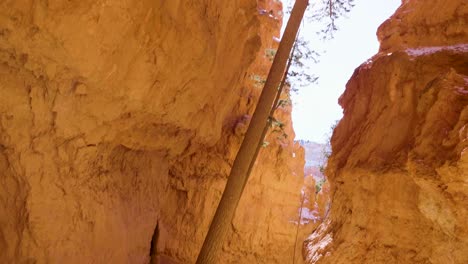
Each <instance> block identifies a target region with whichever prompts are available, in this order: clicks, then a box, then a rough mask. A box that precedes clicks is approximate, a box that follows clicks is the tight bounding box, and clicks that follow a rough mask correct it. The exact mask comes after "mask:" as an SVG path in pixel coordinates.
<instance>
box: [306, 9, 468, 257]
mask: <svg viewBox="0 0 468 264" xmlns="http://www.w3.org/2000/svg"><path fill="white" fill-rule="evenodd" d="M378 36H379V39H380V41H381V49H380V52H379V53H378V54H377V55H376V56H374V57H373V58H372V59H371V60H369V61H368V62H366V63H364V64H363V65H361V66H360V67H359V68H358V69H356V71H355V72H354V74H353V76H352V77H351V79H350V81H349V82H348V84H347V87H346V91H345V93H344V94H343V95H342V97H341V98H340V104H341V105H342V106H343V108H344V118H343V119H342V121H341V122H340V123H339V125H338V127H337V128H336V129H335V132H334V134H333V137H332V149H333V154H332V156H331V158H330V160H329V166H328V168H327V171H326V172H327V176H328V177H329V179H330V182H331V194H332V209H331V213H330V217H329V218H328V219H327V220H326V221H325V222H324V223H323V224H322V225H321V226H320V227H319V228H318V229H317V230H316V231H315V232H314V233H313V234H312V235H311V236H310V237H309V238H308V240H307V241H306V242H305V247H304V254H305V256H306V259H307V263H440V264H442V263H468V250H467V248H468V227H467V225H466V220H467V219H468V133H467V131H468V64H467V62H468V5H467V3H466V1H462V0H451V1H441V0H430V1H416V0H409V1H403V4H402V6H401V7H400V8H399V9H398V10H397V12H396V13H395V15H393V16H392V17H391V18H390V19H389V20H388V21H387V22H385V23H384V24H383V25H382V26H381V27H380V29H379V32H378Z"/></svg>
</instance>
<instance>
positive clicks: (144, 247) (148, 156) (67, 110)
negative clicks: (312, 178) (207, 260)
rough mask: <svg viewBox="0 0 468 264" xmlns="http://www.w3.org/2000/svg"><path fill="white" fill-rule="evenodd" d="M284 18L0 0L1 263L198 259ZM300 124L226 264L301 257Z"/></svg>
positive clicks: (286, 113)
mask: <svg viewBox="0 0 468 264" xmlns="http://www.w3.org/2000/svg"><path fill="white" fill-rule="evenodd" d="M257 2H258V3H257ZM265 10H266V11H267V12H265ZM281 20H282V6H281V3H279V2H278V1H273V0H271V1H270V0H268V1H265V0H263V1H253V0H248V1H246V0H233V1H207V0H199V1H149V0H144V1H136V0H135V1H123V0H115V1H105V0H98V1H94V0H93V1H89V0H85V1H71V2H70V1H29V0H20V1H17V0H11V1H10V0H7V1H1V2H0V263H149V262H151V263H159V262H161V263H193V262H194V261H195V258H196V256H197V253H198V251H199V250H200V247H201V244H202V242H203V239H204V237H205V235H206V232H207V229H208V226H209V223H210V221H211V219H212V216H213V214H214V212H215V209H216V206H217V204H218V201H219V199H220V197H221V193H222V190H223V188H224V184H225V182H226V177H227V175H228V173H229V170H230V168H231V165H232V162H233V160H234V157H235V155H236V153H237V150H238V148H239V146H240V142H241V140H242V138H243V135H244V133H245V130H246V128H247V126H248V124H249V120H250V115H251V114H252V112H253V110H254V108H255V105H256V101H257V100H258V96H259V94H260V91H261V88H262V86H263V83H262V80H263V79H264V78H266V75H267V73H268V70H269V67H270V65H271V60H272V56H274V51H275V49H276V47H277V45H278V43H277V38H278V37H279V29H280V26H281ZM283 97H284V99H287V98H286V95H283ZM290 113H291V106H290V105H284V106H282V107H280V108H279V110H278V112H277V114H276V115H277V116H276V117H277V119H278V120H281V122H282V124H283V126H282V127H283V131H280V133H278V132H271V133H270V134H269V135H268V138H267V139H266V141H268V142H269V144H265V147H264V148H263V149H262V151H261V153H260V157H259V159H258V161H257V163H256V166H255V168H254V171H253V174H252V175H251V179H250V181H249V183H248V185H247V187H246V190H245V194H244V196H243V198H242V200H241V202H240V205H239V207H238V210H237V213H236V216H235V219H234V221H233V223H232V234H231V235H230V236H229V239H228V241H226V242H225V244H224V247H223V251H222V254H221V255H220V257H219V262H218V263H288V262H291V260H292V257H293V253H294V251H293V250H294V248H293V247H294V243H295V235H296V230H297V222H296V221H297V217H298V211H299V206H300V190H301V187H302V184H303V166H304V158H303V150H302V148H301V147H300V146H299V145H298V144H295V143H294V142H293V138H294V132H293V131H292V128H291V122H290ZM283 132H284V134H283ZM285 135H287V136H285Z"/></svg>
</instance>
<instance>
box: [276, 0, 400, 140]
mask: <svg viewBox="0 0 468 264" xmlns="http://www.w3.org/2000/svg"><path fill="white" fill-rule="evenodd" d="M291 1H293V0H284V1H283V3H285V6H286V3H287V2H291ZM313 1H314V0H311V1H310V3H312V2H313ZM315 1H317V0H315ZM400 3H401V0H355V4H356V5H355V7H354V8H353V9H352V11H351V12H350V13H349V14H348V15H347V18H346V17H343V18H341V19H340V20H338V23H337V25H338V28H339V30H338V31H337V32H336V33H335V38H334V39H332V40H328V41H319V40H317V35H316V34H315V30H314V29H313V25H312V24H311V23H313V22H308V23H307V22H306V23H305V25H303V27H302V29H301V36H304V37H305V38H306V39H308V40H310V41H311V42H310V45H311V47H310V48H311V49H312V50H325V53H323V52H322V54H321V56H320V62H319V63H318V64H311V65H309V66H310V71H311V73H313V74H314V75H317V76H319V80H318V83H317V84H312V85H311V86H309V87H302V88H299V91H298V93H296V94H294V93H293V94H292V100H293V113H292V119H293V126H294V130H295V132H296V139H307V140H312V141H315V142H325V140H326V134H327V133H329V131H330V127H331V126H332V124H334V123H335V120H338V119H341V118H342V109H341V107H340V106H339V105H338V98H339V97H340V95H341V94H342V93H343V91H344V88H345V85H346V82H347V81H348V79H349V78H350V77H351V75H352V74H353V72H354V69H355V68H357V67H358V66H359V65H360V64H361V63H363V62H364V61H366V60H367V59H368V58H370V57H372V56H373V55H374V54H376V53H377V51H378V48H379V43H378V41H377V36H376V32H377V28H378V26H379V25H380V24H382V22H383V21H385V20H386V19H387V18H389V17H390V16H391V15H392V14H393V13H394V12H395V10H396V8H397V7H398V6H399V5H400ZM287 19H288V17H286V16H285V18H284V22H283V23H284V25H286V21H287ZM293 86H294V84H293Z"/></svg>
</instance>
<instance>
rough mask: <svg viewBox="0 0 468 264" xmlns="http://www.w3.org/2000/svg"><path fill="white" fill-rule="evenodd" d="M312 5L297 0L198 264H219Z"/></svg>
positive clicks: (306, 1) (302, 0)
mask: <svg viewBox="0 0 468 264" xmlns="http://www.w3.org/2000/svg"><path fill="white" fill-rule="evenodd" d="M308 2H309V1H308V0H296V3H295V4H294V7H293V10H292V12H291V17H290V18H289V21H288V24H287V26H286V30H285V32H284V34H283V37H282V39H281V42H280V44H279V47H278V51H277V52H276V56H275V59H274V60H273V64H272V66H271V69H270V72H269V74H268V78H267V80H266V82H265V86H264V88H263V91H262V94H261V95H260V98H259V101H258V104H257V107H256V109H255V112H254V114H253V116H252V119H251V121H250V125H249V128H248V129H247V132H246V134H245V137H244V140H243V142H242V145H241V147H240V149H239V152H238V153H237V156H236V159H235V160H234V164H233V166H232V169H231V173H230V175H229V178H228V181H227V183H226V187H225V189H224V192H223V196H222V197H221V201H220V203H219V205H218V208H217V210H216V213H215V216H214V218H213V221H212V222H211V225H210V229H209V230H208V234H207V235H206V238H205V241H204V243H203V246H202V249H201V251H200V254H199V255H198V258H197V262H196V263H197V264H215V263H216V257H217V255H218V252H219V250H220V249H221V247H222V245H223V243H224V240H225V238H226V236H227V234H228V233H229V232H230V231H231V222H232V219H233V217H234V214H235V211H236V208H237V205H238V204H239V200H240V198H241V196H242V191H243V189H244V186H245V183H246V182H247V179H248V176H249V175H248V174H249V168H250V164H252V163H253V161H254V160H255V159H256V155H255V154H256V153H257V151H256V150H257V146H258V144H259V143H261V141H262V140H263V130H264V128H265V126H266V125H267V122H268V117H269V115H270V111H271V108H272V107H274V106H273V101H274V100H275V97H276V94H277V93H278V86H279V85H280V82H281V79H282V77H283V74H284V70H285V67H286V62H287V60H288V58H289V55H290V53H291V49H292V47H293V45H294V41H295V38H296V34H297V31H298V29H299V26H300V24H301V21H302V17H303V16H304V12H305V9H306V8H307V5H308Z"/></svg>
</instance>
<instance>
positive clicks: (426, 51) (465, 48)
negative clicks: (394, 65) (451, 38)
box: [406, 44, 468, 57]
mask: <svg viewBox="0 0 468 264" xmlns="http://www.w3.org/2000/svg"><path fill="white" fill-rule="evenodd" d="M440 51H454V52H457V53H460V52H468V44H458V45H452V46H433V47H420V48H415V49H406V53H407V54H408V55H410V56H415V57H417V56H425V55H430V54H434V53H436V52H440Z"/></svg>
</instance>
